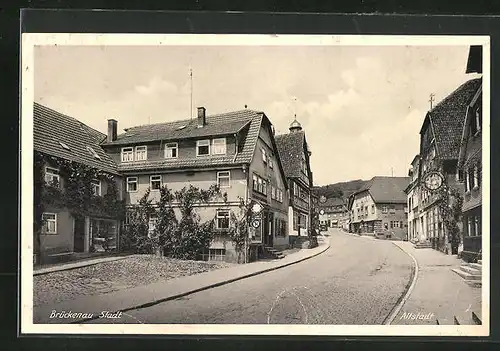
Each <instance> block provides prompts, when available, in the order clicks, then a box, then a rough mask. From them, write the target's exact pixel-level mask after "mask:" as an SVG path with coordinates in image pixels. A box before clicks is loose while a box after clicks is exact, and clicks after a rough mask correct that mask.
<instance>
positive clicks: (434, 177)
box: [424, 172, 444, 191]
mask: <svg viewBox="0 0 500 351" xmlns="http://www.w3.org/2000/svg"><path fill="white" fill-rule="evenodd" d="M443 180H444V179H443V176H442V175H441V173H439V172H429V173H428V174H427V175H426V176H425V178H424V184H425V187H426V188H427V189H428V190H431V191H436V190H438V189H439V188H441V186H443Z"/></svg>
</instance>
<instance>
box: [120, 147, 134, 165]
mask: <svg viewBox="0 0 500 351" xmlns="http://www.w3.org/2000/svg"><path fill="white" fill-rule="evenodd" d="M133 160H134V148H133V147H124V148H122V162H132V161H133Z"/></svg>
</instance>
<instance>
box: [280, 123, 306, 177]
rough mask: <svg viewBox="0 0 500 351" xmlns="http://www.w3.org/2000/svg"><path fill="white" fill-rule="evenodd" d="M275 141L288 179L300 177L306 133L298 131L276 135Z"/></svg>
mask: <svg viewBox="0 0 500 351" xmlns="http://www.w3.org/2000/svg"><path fill="white" fill-rule="evenodd" d="M275 140H276V146H277V147H278V151H279V155H280V159H281V163H282V165H283V170H284V171H285V175H286V177H288V178H296V177H297V178H298V177H300V176H301V174H302V154H303V153H304V140H305V133H304V132H303V131H298V132H294V133H289V134H281V135H276V136H275Z"/></svg>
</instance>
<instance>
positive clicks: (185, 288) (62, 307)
mask: <svg viewBox="0 0 500 351" xmlns="http://www.w3.org/2000/svg"><path fill="white" fill-rule="evenodd" d="M318 244H319V246H318V247H316V248H314V249H303V250H300V251H298V252H296V253H293V254H290V255H288V256H285V257H284V258H282V259H279V260H272V261H257V262H253V263H248V264H245V265H237V266H233V267H229V268H223V269H218V270H215V271H210V272H205V273H201V274H196V275H192V276H187V277H181V278H177V279H171V280H167V281H163V282H159V283H153V284H149V285H145V286H139V287H135V288H132V289H125V290H120V291H116V292H111V293H107V294H102V295H93V296H84V297H81V298H78V299H75V300H69V301H64V302H61V303H56V304H46V305H42V306H35V307H34V309H33V323H44V324H47V323H50V324H61V323H78V322H81V321H84V320H85V319H86V316H83V318H82V317H80V316H78V315H76V316H74V317H73V318H68V319H61V318H51V317H50V316H51V313H52V312H53V311H56V312H64V313H66V312H71V313H75V314H78V313H80V314H86V315H88V314H93V317H94V318H97V317H98V316H99V315H100V314H101V312H103V311H109V312H118V311H123V312H126V311H129V310H133V309H137V308H143V307H148V306H151V305H154V304H156V303H161V302H164V301H168V300H174V299H177V298H180V297H183V296H186V295H189V294H192V293H195V292H199V291H202V290H206V289H210V288H213V287H217V286H221V285H224V284H228V283H231V282H234V281H236V280H240V279H243V278H248V277H252V276H255V275H258V274H262V273H265V272H269V271H272V270H275V269H279V268H282V267H286V266H289V265H292V264H294V263H298V262H301V261H304V260H307V259H309V258H312V257H314V256H317V255H319V254H320V253H323V252H325V251H326V250H327V249H328V248H329V247H330V243H329V240H328V239H327V238H325V237H322V236H319V237H318Z"/></svg>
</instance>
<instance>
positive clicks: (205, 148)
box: [196, 140, 210, 156]
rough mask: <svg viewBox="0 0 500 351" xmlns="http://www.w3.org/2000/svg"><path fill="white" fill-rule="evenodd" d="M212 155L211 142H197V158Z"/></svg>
mask: <svg viewBox="0 0 500 351" xmlns="http://www.w3.org/2000/svg"><path fill="white" fill-rule="evenodd" d="M207 155H210V140H198V141H197V142H196V156H207Z"/></svg>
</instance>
